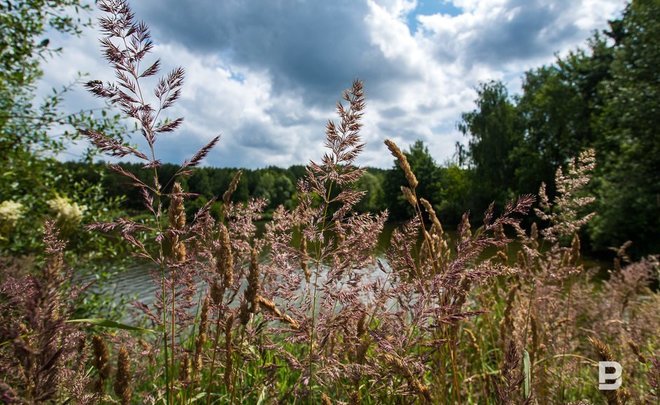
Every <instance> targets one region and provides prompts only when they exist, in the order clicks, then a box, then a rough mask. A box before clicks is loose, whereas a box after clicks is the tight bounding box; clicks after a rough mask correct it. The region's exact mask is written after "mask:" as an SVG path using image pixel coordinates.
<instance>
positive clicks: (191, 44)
mask: <svg viewBox="0 0 660 405" xmlns="http://www.w3.org/2000/svg"><path fill="white" fill-rule="evenodd" d="M135 8H136V12H137V14H138V15H140V16H141V18H143V19H145V20H148V21H150V24H151V26H152V29H153V32H154V36H156V37H157V38H159V40H160V41H171V42H175V43H180V44H182V45H184V46H185V47H186V48H188V49H189V50H191V51H192V52H197V53H206V54H209V53H212V54H218V55H221V56H222V57H223V58H227V59H228V60H230V61H231V62H232V63H235V64H239V65H244V66H249V67H250V68H252V69H263V70H268V71H269V72H270V74H271V75H272V80H273V89H274V92H275V93H276V94H281V93H283V92H286V91H290V90H291V89H304V92H303V97H304V99H305V101H306V102H311V103H312V104H314V105H318V104H321V103H327V97H328V96H329V95H333V94H335V93H336V92H337V91H338V89H343V88H345V87H347V86H348V85H350V83H351V81H352V80H354V79H356V78H368V80H370V81H374V82H377V81H380V80H383V79H385V78H387V77H393V76H397V75H399V74H402V73H404V72H401V71H400V69H399V68H398V67H397V66H393V65H391V64H388V63H386V60H385V59H384V58H383V56H382V55H381V53H380V52H379V51H378V50H377V49H375V48H374V47H373V46H372V45H371V44H370V40H369V34H368V32H367V31H366V29H365V25H364V21H363V20H364V17H365V15H366V14H367V12H368V7H367V4H366V2H364V1H356V0H336V1H301V0H298V1H296V0H277V1H259V2H253V1H211V0H201V1H195V2H186V1H178V0H177V1H172V0H166V1H155V0H146V1H140V2H138V3H136V7H135Z"/></svg>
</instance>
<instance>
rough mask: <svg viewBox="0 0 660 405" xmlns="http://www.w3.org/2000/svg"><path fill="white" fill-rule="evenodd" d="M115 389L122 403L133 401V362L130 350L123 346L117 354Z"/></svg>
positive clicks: (123, 404) (124, 404) (125, 404)
mask: <svg viewBox="0 0 660 405" xmlns="http://www.w3.org/2000/svg"><path fill="white" fill-rule="evenodd" d="M114 390H115V394H116V395H117V396H118V397H119V402H120V403H121V404H122V405H127V404H130V403H131V395H132V389H131V364H130V358H129V355H128V350H126V348H125V347H123V346H122V347H121V348H120V349H119V353H118V354H117V372H116V374H115V384H114Z"/></svg>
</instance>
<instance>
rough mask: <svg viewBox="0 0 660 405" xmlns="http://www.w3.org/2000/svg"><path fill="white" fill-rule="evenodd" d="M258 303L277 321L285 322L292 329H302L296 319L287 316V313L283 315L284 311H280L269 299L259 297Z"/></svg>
mask: <svg viewBox="0 0 660 405" xmlns="http://www.w3.org/2000/svg"><path fill="white" fill-rule="evenodd" d="M257 302H258V303H259V305H260V306H261V307H262V308H263V309H264V310H265V311H267V312H269V313H270V314H271V315H273V316H274V317H275V318H276V319H279V320H280V321H283V322H285V323H287V324H289V326H291V328H292V329H298V328H300V325H299V324H298V322H297V321H296V320H295V319H293V318H291V317H290V316H289V315H287V314H285V313H282V311H280V310H279V309H278V308H277V306H276V305H275V303H274V302H273V301H271V300H269V299H267V298H264V297H262V296H258V297H257Z"/></svg>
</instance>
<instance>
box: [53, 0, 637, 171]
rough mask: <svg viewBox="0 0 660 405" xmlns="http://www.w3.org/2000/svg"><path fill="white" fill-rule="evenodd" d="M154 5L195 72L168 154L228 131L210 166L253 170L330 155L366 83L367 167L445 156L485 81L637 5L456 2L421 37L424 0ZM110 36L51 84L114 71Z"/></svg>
mask: <svg viewBox="0 0 660 405" xmlns="http://www.w3.org/2000/svg"><path fill="white" fill-rule="evenodd" d="M150 1H151V3H150ZM154 1H155V0H144V2H140V3H139V4H136V11H137V14H138V18H140V19H144V20H145V21H146V22H147V23H148V24H149V25H150V26H152V28H153V32H154V37H155V38H154V41H155V42H156V44H157V47H156V48H155V50H154V55H155V56H156V57H160V58H161V59H162V60H163V66H164V67H165V68H166V69H167V68H173V67H175V66H178V65H182V66H183V67H184V68H185V69H186V82H185V85H184V92H183V95H182V98H181V100H180V101H179V102H178V103H177V105H176V107H175V108H173V110H172V114H174V115H175V116H176V115H183V116H184V117H185V123H184V125H183V127H182V128H181V130H180V131H179V132H177V133H175V134H167V135H164V137H163V139H162V140H161V141H160V145H159V151H160V152H161V153H162V154H163V158H164V160H167V161H173V162H177V161H178V162H180V161H182V160H183V159H184V158H185V157H187V156H188V155H189V154H191V153H193V152H194V151H195V149H196V148H198V147H199V146H201V145H203V144H204V143H205V142H207V141H208V140H209V139H211V138H212V137H213V136H215V135H216V134H218V133H221V134H222V140H221V142H220V144H219V146H218V147H217V150H216V151H214V152H213V153H212V154H211V155H209V157H208V158H207V162H206V163H207V164H211V165H219V166H244V167H263V166H266V165H271V164H274V165H281V166H288V165H290V164H297V163H306V162H307V161H308V160H309V159H315V160H318V159H319V158H320V157H321V156H322V143H323V132H324V125H325V122H326V120H327V119H331V118H332V119H334V112H333V107H334V102H335V101H336V100H338V99H339V96H340V93H341V90H342V89H343V88H345V87H348V86H349V85H350V80H352V79H353V78H356V77H359V78H360V79H362V80H364V81H365V86H366V94H367V112H366V115H365V126H364V130H363V136H364V139H365V141H367V143H368V145H367V149H366V151H365V153H364V155H363V156H362V158H361V159H360V162H361V163H363V164H368V165H375V166H380V167H389V166H390V165H391V161H392V159H391V158H390V156H389V155H388V153H387V152H386V149H385V148H384V146H383V145H382V141H383V140H384V139H385V138H394V139H395V140H397V141H398V142H399V143H400V144H401V146H403V147H405V146H407V145H408V144H410V143H412V142H414V141H415V140H416V139H422V140H423V141H425V142H426V143H427V144H428V145H429V149H430V150H431V152H432V154H433V155H434V156H435V158H436V160H437V161H443V160H444V159H446V158H448V157H450V156H451V155H452V154H453V153H454V143H455V142H456V141H458V140H461V136H460V134H459V133H458V132H457V130H456V129H455V125H456V123H457V121H458V120H459V119H460V114H461V112H465V111H468V110H470V109H472V108H473V100H474V98H475V97H476V94H475V92H474V88H475V87H476V86H477V85H478V84H479V83H480V82H483V81H486V80H490V79H501V80H506V81H507V82H508V84H509V85H510V86H513V87H510V88H511V89H512V90H514V91H515V90H517V89H516V86H518V85H519V81H520V77H521V76H522V74H523V72H524V71H525V70H527V69H529V68H531V67H534V66H539V65H540V64H543V63H549V62H552V61H553V60H554V54H555V52H559V53H560V54H563V53H565V52H566V51H568V50H569V49H572V48H575V47H576V46H583V45H584V40H585V39H586V38H587V37H588V36H589V35H590V34H591V32H592V31H593V30H594V29H599V28H600V29H602V28H605V26H606V21H607V19H611V18H612V17H614V16H615V15H616V14H617V13H618V12H620V11H621V10H622V9H623V6H624V3H623V2H622V1H620V0H599V1H597V0H581V1H569V0H557V1H554V2H546V1H540V0H528V1H526V0H454V1H453V2H452V3H453V6H455V7H458V8H460V9H462V11H463V12H462V14H458V15H455V16H452V15H449V14H441V13H438V14H432V15H418V16H417V17H416V18H417V25H416V27H417V29H416V30H414V32H411V29H410V27H409V25H408V21H409V17H410V16H411V15H410V13H415V9H416V7H417V5H418V3H417V1H414V0H413V1H409V0H363V1H337V2H336V3H325V2H318V3H317V2H305V3H300V2H294V1H282V2H278V3H277V4H269V5H268V6H267V7H261V6H260V5H259V4H256V3H223V4H219V3H216V2H213V1H199V2H196V3H194V6H192V5H190V4H187V5H186V4H183V3H185V2H178V1H177V2H173V1H169V3H171V4H168V5H163V4H161V3H160V2H158V3H155V2H154ZM437 1H440V0H437ZM183 9H186V10H188V11H189V12H182V10H183ZM356 16H357V17H356ZM177 21H179V22H177ZM96 37H97V35H96V34H95V33H93V32H88V33H85V35H84V36H83V37H82V38H62V39H61V40H62V41H64V42H63V44H62V45H63V47H64V49H65V52H64V55H63V57H61V58H56V59H54V60H53V61H51V62H49V63H48V64H47V65H46V66H45V72H46V75H45V81H44V83H46V84H47V85H46V86H44V88H45V87H48V86H51V85H57V84H62V83H67V82H68V81H70V80H72V79H73V78H74V77H75V74H76V72H77V71H78V70H80V71H88V72H91V73H92V76H93V78H95V79H96V78H100V79H111V78H112V72H111V70H110V68H109V67H108V66H107V65H105V64H104V63H103V62H102V60H101V57H100V51H99V50H98V42H97V41H96V39H95V38H96ZM74 97H75V98H71V99H69V101H68V102H67V107H68V108H74V107H75V108H76V109H77V108H80V107H82V106H83V105H84V106H87V105H93V104H94V103H97V104H96V105H98V101H94V100H93V99H92V97H91V96H88V95H84V93H83V91H82V90H80V91H78V92H76V93H75V94H74Z"/></svg>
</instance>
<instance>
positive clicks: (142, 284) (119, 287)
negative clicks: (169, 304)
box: [82, 224, 609, 305]
mask: <svg viewBox="0 0 660 405" xmlns="http://www.w3.org/2000/svg"><path fill="white" fill-rule="evenodd" d="M396 227H397V226H396V225H395V224H386V226H385V229H384V232H382V233H381V235H380V237H379V240H378V245H377V249H376V254H377V256H378V257H379V258H380V259H381V260H383V261H385V257H384V254H385V251H386V249H387V247H388V246H389V243H390V239H391V236H392V232H393V231H394V229H396ZM447 233H448V235H449V238H450V239H451V240H452V241H453V240H455V238H456V231H448V232H447ZM510 249H512V252H511V257H515V254H516V252H517V250H519V249H520V244H519V243H517V242H513V243H512V244H511V245H510ZM494 253H495V249H494V248H493V249H487V250H486V252H484V256H490V255H492V254H494ZM582 262H583V264H584V265H585V267H586V268H593V267H598V268H600V269H601V270H604V269H607V268H608V266H609V263H606V262H603V261H599V260H596V259H593V258H589V257H583V260H582ZM150 268H151V267H150V266H148V265H147V264H144V265H135V266H130V267H127V268H125V269H123V270H121V271H112V272H111V275H110V276H109V277H108V278H107V279H105V280H103V281H99V282H98V283H97V285H98V286H93V287H92V291H93V292H94V293H104V294H108V295H110V296H111V297H112V299H113V300H114V301H116V302H117V303H119V302H120V301H122V300H123V301H128V302H132V301H134V300H138V301H140V302H142V303H145V304H147V305H149V304H151V303H152V302H153V301H154V299H155V295H156V291H157V290H158V289H160V285H159V284H158V283H157V282H154V280H153V278H152V274H151V272H150V270H149V269H150ZM94 278H95V277H94V276H93V275H89V276H87V277H84V278H83V280H82V281H83V282H85V281H87V282H89V281H92V280H93V279H94ZM200 285H201V281H200Z"/></svg>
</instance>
